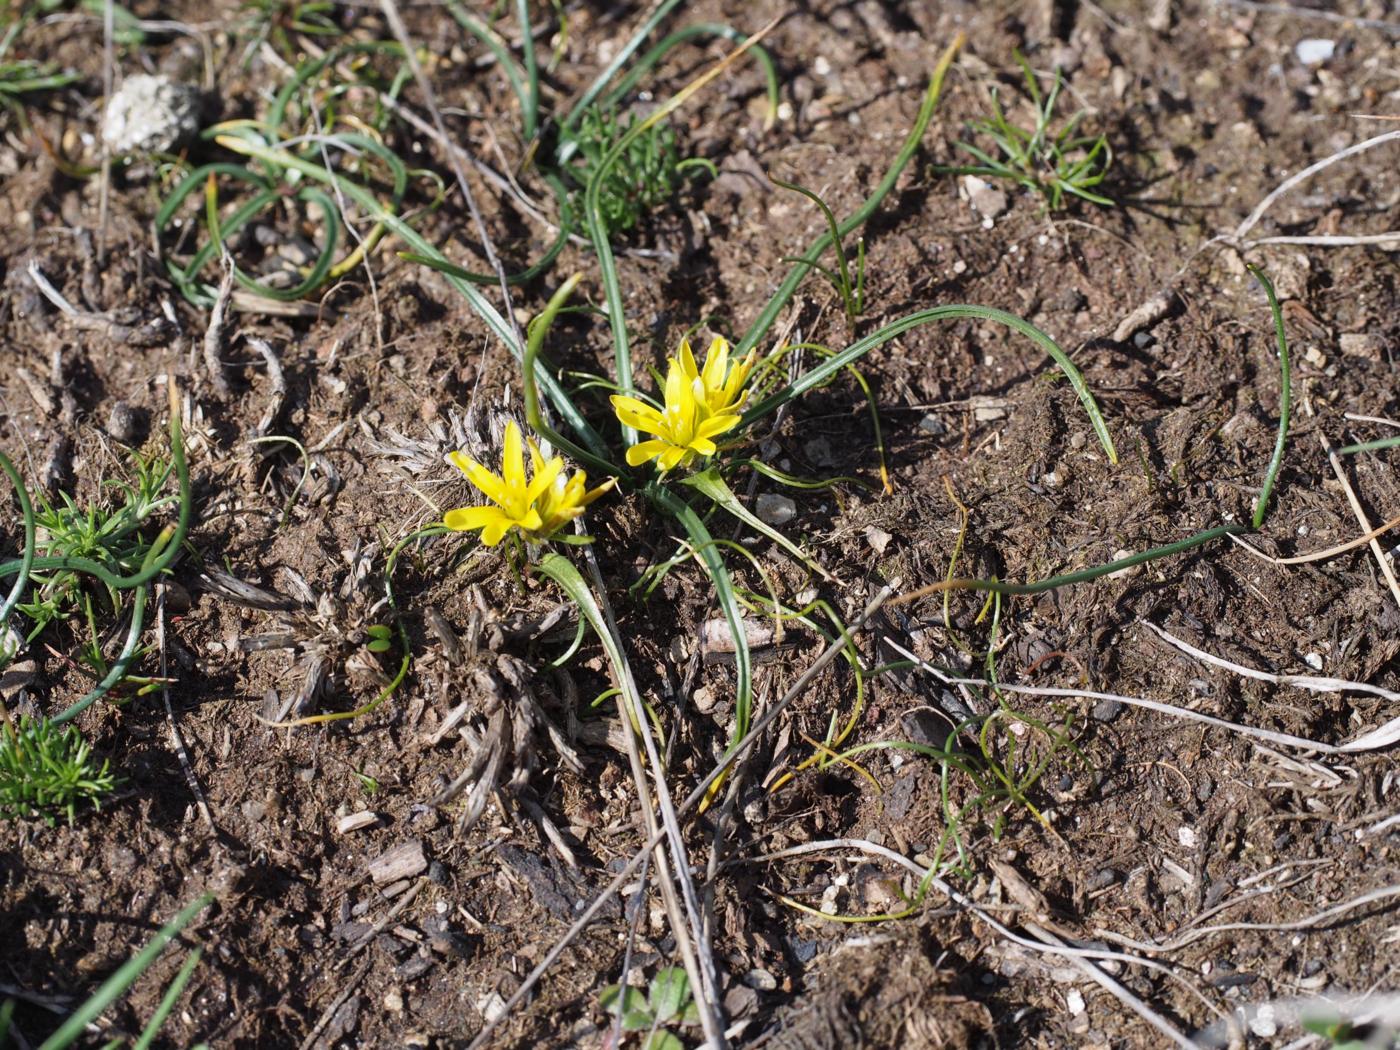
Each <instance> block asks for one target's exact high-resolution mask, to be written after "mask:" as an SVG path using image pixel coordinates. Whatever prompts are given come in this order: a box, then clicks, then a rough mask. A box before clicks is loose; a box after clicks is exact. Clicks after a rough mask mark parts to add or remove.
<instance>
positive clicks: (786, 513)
mask: <svg viewBox="0 0 1400 1050" xmlns="http://www.w3.org/2000/svg"><path fill="white" fill-rule="evenodd" d="M754 512H755V513H756V514H757V515H758V517H759V519H760V520H762V521H766V522H767V523H768V524H769V525H785V524H787V523H788V522H789V521H791V520H792V519H793V518H795V517H797V504H796V503H794V502H793V501H792V500H790V499H788V498H787V497H786V496H779V495H778V494H777V493H774V492H760V493H759V495H758V499H756V500H754Z"/></svg>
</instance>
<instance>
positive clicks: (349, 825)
mask: <svg viewBox="0 0 1400 1050" xmlns="http://www.w3.org/2000/svg"><path fill="white" fill-rule="evenodd" d="M378 823H379V814H378V813H373V812H371V811H370V810H367V809H362V810H361V811H360V812H358V813H351V814H350V815H349V816H345V817H341V818H340V819H339V820H337V821H336V822H335V830H336V832H337V833H338V834H341V835H344V834H347V833H348V832H351V831H359V830H360V829H361V828H368V827H372V826H374V825H375V824H378Z"/></svg>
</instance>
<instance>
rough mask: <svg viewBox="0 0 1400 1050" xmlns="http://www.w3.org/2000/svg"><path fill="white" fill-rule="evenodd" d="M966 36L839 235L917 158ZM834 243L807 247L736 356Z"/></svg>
mask: <svg viewBox="0 0 1400 1050" xmlns="http://www.w3.org/2000/svg"><path fill="white" fill-rule="evenodd" d="M966 39H967V38H966V37H965V36H964V35H963V34H962V33H959V34H958V36H957V37H956V38H955V39H954V40H953V42H952V43H951V44H950V45H948V49H947V50H946V51H944V52H943V55H942V57H941V58H939V60H938V65H937V66H935V67H934V70H933V75H932V76H931V77H930V78H929V85H928V90H927V91H926V92H925V93H924V101H923V104H922V105H921V106H920V107H919V115H918V116H917V117H916V118H915V119H914V126H913V127H912V128H911V129H910V130H909V135H908V137H907V138H906V139H905V140H904V145H903V146H901V147H900V150H899V153H898V154H897V155H896V156H895V159H894V163H893V164H891V165H890V169H889V171H887V172H885V177H884V178H883V179H881V180H880V183H879V185H877V186H876V187H875V190H874V192H872V193H871V194H870V196H869V197H867V198H865V200H864V202H862V204H861V206H860V207H859V208H857V209H856V210H855V211H854V212H853V213H852V214H851V217H850V218H849V219H847V220H846V221H845V222H843V223H841V225H840V228H839V231H838V232H839V234H840V236H842V237H844V236H846V234H848V233H850V232H851V231H852V230H854V229H856V228H857V227H859V226H860V225H861V224H862V223H864V222H865V220H866V219H868V218H870V216H872V215H873V214H875V209H876V208H878V207H879V206H880V203H881V202H882V201H883V200H884V199H885V198H886V197H887V196H888V195H889V193H890V191H891V190H892V189H894V184H895V182H896V181H898V179H899V176H900V173H901V172H903V171H904V169H905V168H906V167H907V166H908V164H909V162H910V161H911V160H913V159H914V154H915V153H916V152H918V149H919V143H920V141H921V140H922V139H923V137H924V131H925V130H926V129H927V128H928V125H929V121H930V120H932V119H933V111H934V110H935V109H936V108H938V99H939V97H940V96H941V95H942V94H943V79H944V77H945V76H946V75H947V73H948V67H949V66H951V65H952V64H953V58H954V57H955V56H956V55H957V53H958V49H959V48H961V47H962V45H963V42H964V41H965V40H966ZM831 245H832V237H831V234H830V233H824V234H822V235H821V236H820V237H818V238H817V240H816V243H814V244H813V245H812V247H811V248H809V249H808V251H807V254H805V255H804V256H802V261H803V265H798V266H794V267H793V268H792V270H790V271H789V272H788V275H787V277H786V278H785V279H784V280H783V283H782V284H781V285H779V287H778V290H777V291H776V292H775V293H774V294H773V298H771V299H769V300H768V305H767V306H765V307H764V308H763V311H762V313H760V314H759V315H758V317H757V318H756V319H755V320H754V323H753V324H752V325H750V326H749V330H748V331H747V332H746V333H744V338H743V339H741V340H740V341H739V345H738V346H737V347H736V348H735V354H736V356H743V355H744V354H746V353H748V352H749V351H750V350H752V349H753V348H754V347H755V346H757V345H758V342H759V340H760V339H762V338H763V337H764V336H765V335H767V334H768V330H769V329H770V328H772V327H773V322H774V321H775V320H777V318H778V314H780V313H781V312H782V310H783V307H785V306H787V304H788V303H789V302H790V301H791V300H792V297H793V295H794V294H796V292H797V287H798V285H800V284H801V283H802V278H803V277H805V276H806V275H807V271H808V269H810V264H812V263H816V262H819V261H820V260H821V257H822V255H823V254H824V253H825V252H826V250H827V249H828V248H830V247H831Z"/></svg>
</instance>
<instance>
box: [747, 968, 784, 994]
mask: <svg viewBox="0 0 1400 1050" xmlns="http://www.w3.org/2000/svg"><path fill="white" fill-rule="evenodd" d="M744 983H745V984H746V985H748V986H749V987H750V988H754V989H756V990H758V991H760V992H771V991H774V990H776V989H777V987H778V979H777V978H776V977H774V976H773V975H772V974H771V973H769V972H768V971H767V970H763V969H754V970H750V971H749V972H748V973H746V974H744Z"/></svg>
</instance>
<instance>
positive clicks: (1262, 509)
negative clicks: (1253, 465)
mask: <svg viewBox="0 0 1400 1050" xmlns="http://www.w3.org/2000/svg"><path fill="white" fill-rule="evenodd" d="M1249 272H1250V273H1252V274H1254V276H1255V279H1257V280H1258V281H1259V283H1260V284H1262V285H1263V286H1264V294H1265V295H1266V296H1268V299H1269V310H1270V312H1272V313H1273V315H1274V338H1275V339H1276V340H1277V341H1278V367H1279V393H1278V398H1279V404H1278V438H1277V439H1276V440H1275V441H1274V454H1273V455H1272V456H1270V457H1269V466H1268V468H1267V469H1266V470H1265V471H1264V486H1263V488H1261V489H1260V490H1259V502H1257V503H1256V504H1255V505H1254V527H1255V528H1256V529H1257V528H1259V526H1261V525H1263V524H1264V518H1265V516H1267V514H1268V513H1269V497H1270V496H1271V495H1272V494H1273V491H1274V482H1275V481H1277V480H1278V472H1279V469H1280V468H1281V467H1282V466H1283V450H1284V446H1285V445H1287V443H1288V421H1289V417H1290V416H1291V415H1292V412H1293V390H1292V385H1291V383H1292V377H1293V370H1292V368H1291V366H1290V364H1289V361H1288V336H1287V335H1286V334H1285V333H1284V331H1283V311H1282V310H1281V309H1279V305H1278V296H1277V295H1275V294H1274V286H1273V283H1272V282H1271V281H1270V280H1269V279H1268V278H1267V277H1265V276H1264V271H1263V270H1261V269H1259V268H1258V267H1257V266H1251V267H1250V268H1249Z"/></svg>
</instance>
